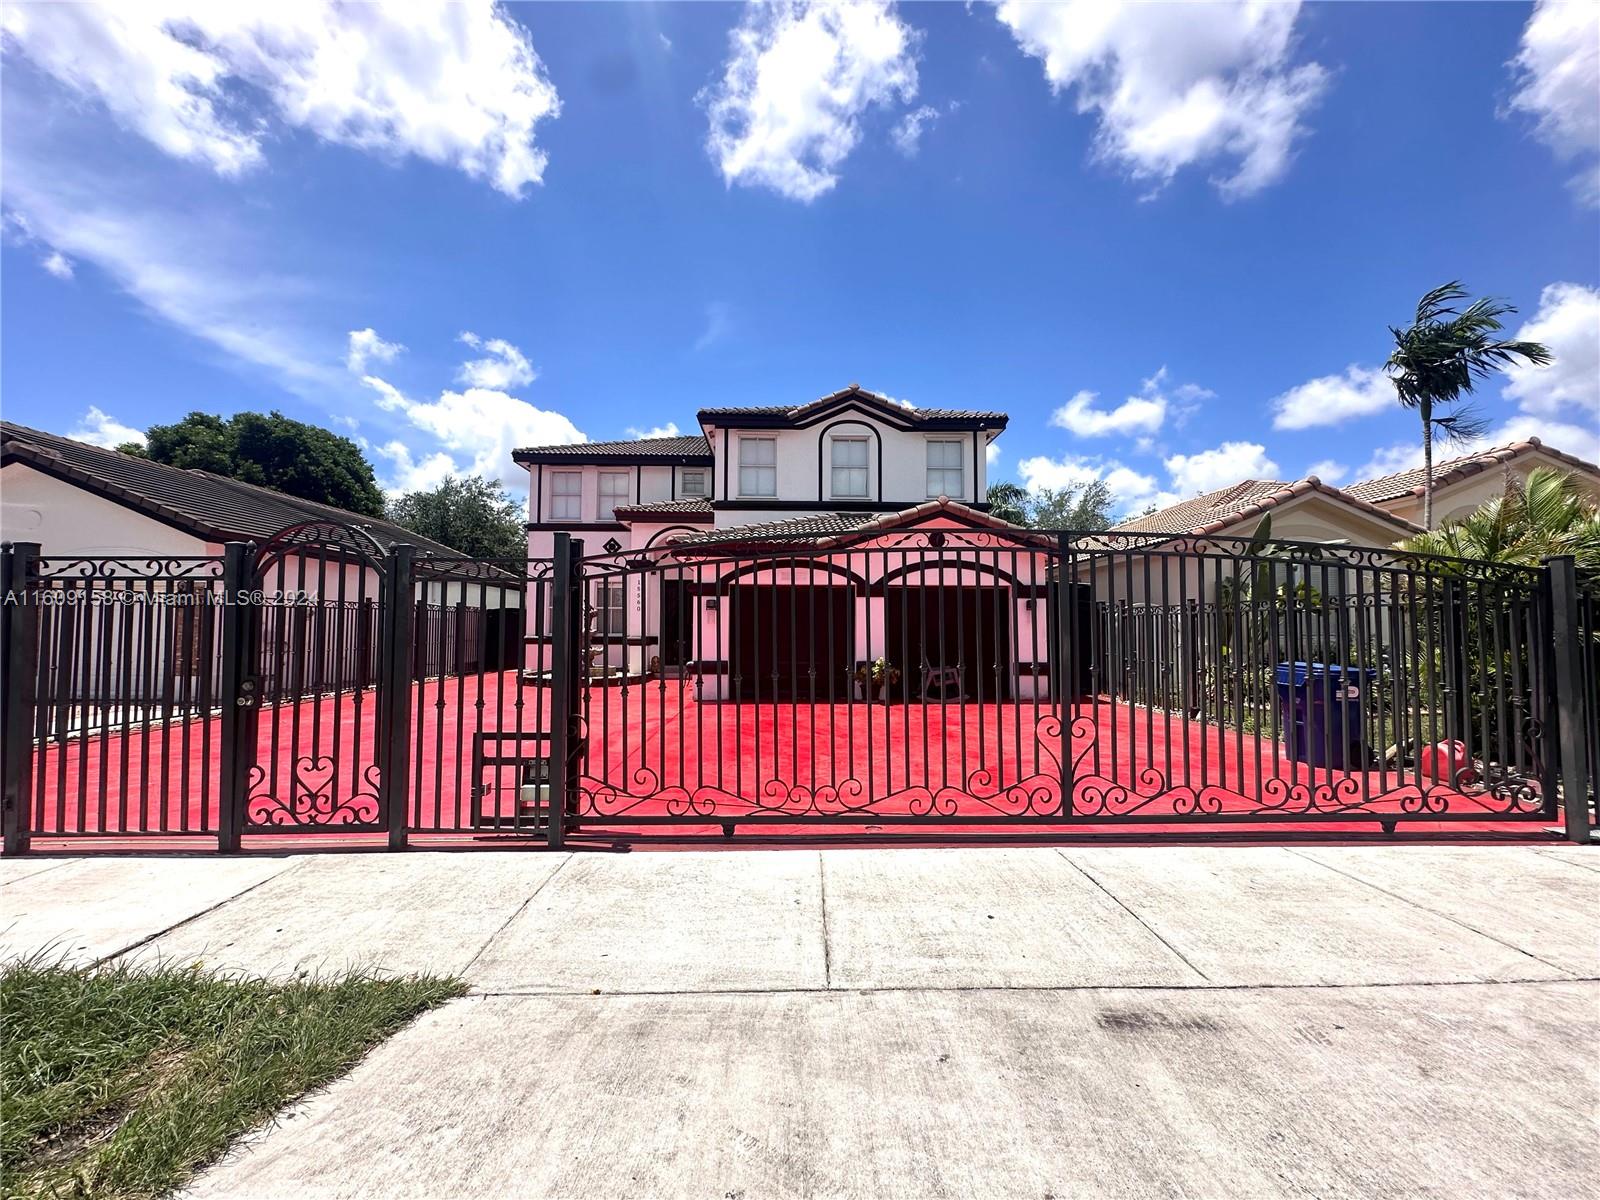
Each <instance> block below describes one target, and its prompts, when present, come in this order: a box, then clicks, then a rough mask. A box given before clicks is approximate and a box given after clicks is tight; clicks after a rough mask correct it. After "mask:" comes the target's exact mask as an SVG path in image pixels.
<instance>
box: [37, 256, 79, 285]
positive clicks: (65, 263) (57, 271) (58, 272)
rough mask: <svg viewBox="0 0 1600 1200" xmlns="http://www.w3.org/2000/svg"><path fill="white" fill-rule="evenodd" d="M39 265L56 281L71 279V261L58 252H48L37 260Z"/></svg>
mask: <svg viewBox="0 0 1600 1200" xmlns="http://www.w3.org/2000/svg"><path fill="white" fill-rule="evenodd" d="M39 265H40V266H42V267H43V268H44V269H45V270H46V271H48V272H50V274H52V275H54V276H55V277H56V278H57V279H71V278H72V260H71V259H69V258H68V257H67V256H66V255H65V254H63V253H61V251H59V250H52V251H50V253H49V254H46V255H45V256H44V257H43V258H41V259H40V260H39Z"/></svg>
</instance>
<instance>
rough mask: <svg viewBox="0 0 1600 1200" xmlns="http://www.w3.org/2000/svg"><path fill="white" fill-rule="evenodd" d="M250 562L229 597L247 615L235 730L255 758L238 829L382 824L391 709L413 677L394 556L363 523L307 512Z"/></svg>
mask: <svg viewBox="0 0 1600 1200" xmlns="http://www.w3.org/2000/svg"><path fill="white" fill-rule="evenodd" d="M249 566H250V570H249V579H248V594H246V595H242V596H238V597H235V602H237V603H239V604H241V605H242V608H243V611H244V612H246V613H248V614H249V619H248V620H247V621H245V622H244V623H243V634H242V637H241V643H242V644H241V645H240V646H238V647H237V648H236V652H237V653H238V654H239V655H240V658H241V661H242V663H243V664H244V666H245V667H246V668H247V670H246V671H245V673H243V674H241V676H240V679H239V685H238V700H237V703H236V708H237V710H238V715H237V720H238V722H239V729H238V731H237V734H236V737H237V738H238V742H239V744H240V746H241V748H242V750H243V754H242V756H241V757H244V758H247V759H250V760H251V761H250V766H249V768H248V773H247V780H246V786H245V789H244V805H243V821H242V823H241V826H240V829H239V832H240V833H245V834H248V833H305V832H313V831H322V830H329V829H338V830H342V831H344V832H349V833H355V832H365V833H375V832H383V831H386V830H388V829H389V828H390V827H391V824H392V817H393V814H392V812H391V808H392V804H391V803H390V802H389V794H390V791H391V789H389V788H386V786H385V785H386V781H388V780H390V779H391V778H392V777H393V775H394V774H395V771H396V768H397V766H399V764H397V762H396V761H395V745H394V743H395V741H396V739H393V738H392V737H391V736H390V734H391V732H392V728H393V723H394V714H393V711H392V709H393V705H394V702H395V696H396V692H397V690H398V689H399V688H401V687H404V686H405V683H406V681H407V680H408V679H409V671H408V670H402V669H401V664H400V662H399V661H398V660H397V649H398V648H400V647H401V646H403V645H405V644H408V643H409V637H407V636H405V634H404V632H403V629H402V625H403V623H404V621H405V617H406V613H407V612H408V611H409V605H408V604H407V603H406V596H405V593H404V589H403V587H402V586H400V585H398V583H397V579H396V578H395V577H396V575H397V574H398V570H397V569H398V567H399V566H400V563H399V560H398V559H395V560H391V559H390V558H389V557H388V556H386V555H385V554H384V552H383V548H382V547H381V546H379V545H378V543H377V542H375V541H374V540H373V539H372V538H371V537H370V536H368V535H367V534H365V533H363V532H362V531H361V530H359V529H355V528H353V527H351V526H348V525H343V524H337V523H332V522H314V523H310V524H305V525H296V526H291V527H290V528H288V529H285V530H283V531H281V532H279V533H278V534H277V535H275V536H274V537H272V538H271V539H269V540H268V541H267V542H266V543H264V544H263V545H262V546H261V547H260V548H259V549H258V550H257V551H256V553H255V554H254V556H253V559H252V561H251V562H250V564H249ZM407 659H409V656H407ZM402 741H403V740H402ZM401 770H402V773H403V767H401Z"/></svg>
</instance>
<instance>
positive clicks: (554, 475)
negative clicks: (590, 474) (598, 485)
mask: <svg viewBox="0 0 1600 1200" xmlns="http://www.w3.org/2000/svg"><path fill="white" fill-rule="evenodd" d="M569 475H572V476H576V477H577V479H578V490H577V491H576V492H573V493H571V494H570V495H562V494H560V493H558V492H557V491H556V480H558V479H561V478H564V477H566V476H569ZM561 500H575V501H577V508H578V511H577V512H575V513H572V514H571V515H570V516H568V515H564V514H560V513H557V512H556V506H557V503H558V502H559V501H561ZM550 519H551V520H552V521H581V520H583V472H582V471H551V472H550Z"/></svg>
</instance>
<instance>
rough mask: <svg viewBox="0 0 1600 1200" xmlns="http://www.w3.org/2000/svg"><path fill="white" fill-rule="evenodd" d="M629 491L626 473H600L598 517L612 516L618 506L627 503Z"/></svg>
mask: <svg viewBox="0 0 1600 1200" xmlns="http://www.w3.org/2000/svg"><path fill="white" fill-rule="evenodd" d="M629 494H630V489H629V487H628V473H627V472H626V471H601V472H600V516H601V517H602V518H605V517H610V516H613V515H614V514H615V513H616V510H617V508H618V507H619V506H621V505H624V504H626V503H628V497H629Z"/></svg>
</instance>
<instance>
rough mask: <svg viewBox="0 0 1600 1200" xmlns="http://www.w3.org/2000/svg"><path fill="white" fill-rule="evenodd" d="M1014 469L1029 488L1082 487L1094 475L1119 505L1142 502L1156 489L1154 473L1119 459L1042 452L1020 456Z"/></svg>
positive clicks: (1037, 489)
mask: <svg viewBox="0 0 1600 1200" xmlns="http://www.w3.org/2000/svg"><path fill="white" fill-rule="evenodd" d="M1017 473H1018V474H1019V475H1021V476H1022V482H1023V486H1024V487H1026V488H1027V489H1028V490H1029V491H1030V492H1037V491H1039V490H1041V489H1043V488H1051V489H1053V490H1054V489H1060V488H1066V487H1082V486H1083V485H1084V484H1087V483H1092V482H1094V481H1095V480H1097V479H1098V480H1103V481H1104V482H1105V485H1106V487H1108V488H1110V489H1111V494H1112V496H1114V497H1115V498H1116V500H1117V503H1118V505H1119V506H1121V507H1122V508H1128V507H1131V506H1132V505H1135V504H1139V503H1142V502H1143V501H1145V500H1147V499H1148V498H1149V497H1150V495H1151V494H1152V493H1154V492H1155V490H1156V480H1155V478H1154V476H1151V475H1146V474H1144V473H1143V472H1141V471H1137V470H1135V469H1134V468H1132V467H1128V466H1124V465H1123V464H1122V463H1119V462H1101V461H1098V460H1096V459H1090V458H1082V457H1078V456H1075V455H1070V454H1069V455H1067V456H1065V457H1063V458H1059V459H1055V458H1049V457H1047V456H1045V455H1035V456H1033V457H1031V458H1024V459H1023V460H1022V461H1020V462H1019V463H1017Z"/></svg>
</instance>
